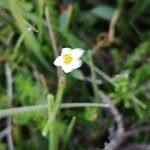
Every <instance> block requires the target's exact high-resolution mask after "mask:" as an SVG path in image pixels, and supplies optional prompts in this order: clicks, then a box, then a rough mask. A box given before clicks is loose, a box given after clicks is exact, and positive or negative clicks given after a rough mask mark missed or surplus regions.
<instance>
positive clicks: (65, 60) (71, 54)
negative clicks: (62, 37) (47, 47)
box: [54, 48, 84, 73]
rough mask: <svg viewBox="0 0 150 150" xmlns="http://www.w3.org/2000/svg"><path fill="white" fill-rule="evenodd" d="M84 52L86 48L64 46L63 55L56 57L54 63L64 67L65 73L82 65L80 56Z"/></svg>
mask: <svg viewBox="0 0 150 150" xmlns="http://www.w3.org/2000/svg"><path fill="white" fill-rule="evenodd" d="M83 53H84V50H83V49H81V48H75V49H71V48H63V49H62V52H61V55H60V56H59V57H57V58H56V59H55V61H54V64H55V65H56V66H58V67H62V69H63V70H64V72H65V73H68V72H71V71H72V70H74V69H77V68H79V67H81V65H82V61H81V59H80V57H81V56H82V55H83Z"/></svg>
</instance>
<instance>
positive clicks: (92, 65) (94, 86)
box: [88, 51, 99, 102]
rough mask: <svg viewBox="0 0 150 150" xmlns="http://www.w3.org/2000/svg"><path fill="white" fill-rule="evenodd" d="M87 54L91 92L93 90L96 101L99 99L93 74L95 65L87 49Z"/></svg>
mask: <svg viewBox="0 0 150 150" xmlns="http://www.w3.org/2000/svg"><path fill="white" fill-rule="evenodd" d="M88 56H89V65H90V70H91V76H92V86H93V92H94V97H95V100H96V102H98V101H99V89H98V86H97V83H96V74H95V69H94V68H95V66H94V64H93V59H92V54H91V52H90V51H88Z"/></svg>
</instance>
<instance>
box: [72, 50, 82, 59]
mask: <svg viewBox="0 0 150 150" xmlns="http://www.w3.org/2000/svg"><path fill="white" fill-rule="evenodd" d="M83 53H84V50H83V49H82V48H75V49H73V50H72V51H71V55H72V56H73V58H75V59H77V58H80V57H81V56H82V55H83Z"/></svg>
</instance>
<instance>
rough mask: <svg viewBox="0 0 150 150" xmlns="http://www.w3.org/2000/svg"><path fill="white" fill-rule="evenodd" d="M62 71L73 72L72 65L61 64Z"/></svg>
mask: <svg viewBox="0 0 150 150" xmlns="http://www.w3.org/2000/svg"><path fill="white" fill-rule="evenodd" d="M61 67H62V69H63V70H64V72H65V73H69V72H71V71H72V70H73V68H72V65H65V64H62V66H61Z"/></svg>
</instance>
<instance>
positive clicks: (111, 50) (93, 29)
mask: <svg viewBox="0 0 150 150" xmlns="http://www.w3.org/2000/svg"><path fill="white" fill-rule="evenodd" d="M45 7H47V8H48V10H49V17H50V20H51V25H52V28H53V31H54V33H55V36H56V41H57V47H58V52H59V53H60V52H61V48H63V47H71V48H78V47H80V48H83V49H85V51H86V52H85V55H86V54H87V53H88V52H92V51H94V49H93V48H95V46H97V45H99V43H100V42H101V41H103V40H106V41H105V42H106V44H104V45H103V46H99V47H96V48H97V49H96V51H95V52H94V53H93V55H91V57H92V60H93V62H92V64H91V63H90V60H89V59H87V60H86V61H84V62H83V66H82V67H81V68H80V69H77V70H75V71H73V72H71V73H69V74H65V76H66V88H65V91H64V96H63V100H62V101H63V102H64V103H65V102H66V103H67V102H69V103H73V102H98V101H97V98H96V93H95V91H94V86H95V83H96V89H99V90H102V91H104V92H105V93H107V95H109V97H110V98H111V100H112V102H113V103H114V104H115V105H116V107H117V108H118V110H119V112H120V113H121V115H122V116H123V121H124V127H125V129H127V130H128V129H132V128H136V127H137V128H138V126H140V127H141V126H143V125H147V126H148V125H150V122H149V119H150V109H149V107H150V11H149V10H150V0H85V1H82V0H74V1H73V0H0V109H5V108H8V107H21V106H28V105H38V104H47V101H46V97H47V94H48V93H52V94H54V95H55V94H56V91H57V72H56V67H55V66H54V65H53V62H54V60H55V57H54V53H53V46H52V42H51V39H50V38H49V34H48V23H47V21H46V18H45ZM116 10H117V11H119V17H118V18H117V21H116V24H115V25H114V32H115V34H114V37H113V40H112V41H111V42H108V38H109V33H110V32H109V31H110V25H111V23H112V18H113V16H114V14H115V12H116ZM6 64H7V65H8V64H9V68H10V69H11V72H12V81H13V90H12V91H13V93H12V102H11V104H10V102H8V99H9V96H8V93H7V81H6V73H5V72H6ZM93 68H94V69H93ZM92 70H96V71H94V73H92ZM94 79H96V80H94ZM95 81H96V82H95ZM133 97H134V98H133ZM98 100H99V102H101V97H99V99H98ZM10 105H11V106H10ZM74 116H75V117H76V120H75V123H74V124H73V127H72V130H71V134H70V135H69V137H68V139H67V140H66V141H65V140H64V139H66V138H67V137H66V136H67V135H66V131H67V129H68V125H69V124H70V121H71V119H72V118H73V117H74ZM57 120H58V121H57V123H56V124H55V132H56V133H57V134H56V135H57V139H56V143H57V147H58V149H60V150H61V149H62V147H63V148H64V149H66V150H86V149H87V150H99V149H103V148H104V145H105V142H109V140H110V139H111V137H110V135H111V132H112V135H113V133H115V130H116V124H115V122H114V120H113V118H112V116H111V115H110V114H109V111H108V110H107V109H104V108H98V109H97V108H89V107H88V108H76V109H63V110H61V111H60V113H59V114H58V119H57ZM7 121H8V120H7V118H2V119H0V129H1V131H2V130H3V129H5V127H6V125H7ZM46 121H47V112H46V111H39V112H33V113H24V114H20V115H19V114H18V115H14V116H13V117H12V122H11V127H12V139H13V147H14V150H29V149H30V150H41V149H44V150H47V149H48V137H46V138H45V137H43V136H42V130H43V128H44V126H45V124H46ZM0 135H1V132H0ZM112 138H113V137H112ZM126 143H135V144H137V143H150V134H149V132H142V133H137V134H134V135H133V136H131V137H130V139H128V140H126ZM7 149H9V146H8V142H7V138H6V137H3V138H0V150H7ZM133 149H134V148H133ZM136 149H137V148H136ZM120 150H121V148H120ZM145 150H146V149H145Z"/></svg>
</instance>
